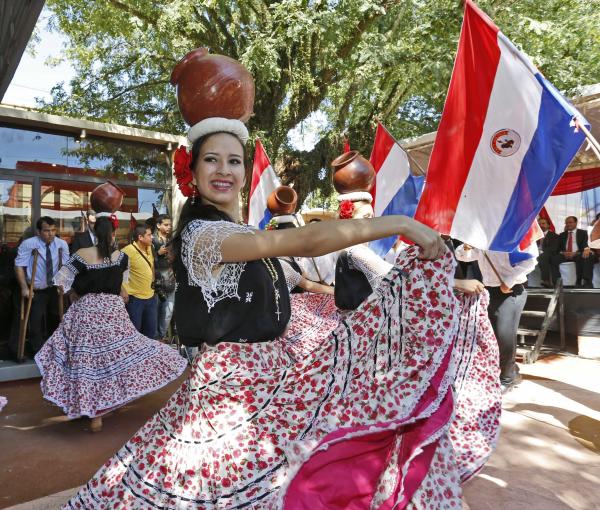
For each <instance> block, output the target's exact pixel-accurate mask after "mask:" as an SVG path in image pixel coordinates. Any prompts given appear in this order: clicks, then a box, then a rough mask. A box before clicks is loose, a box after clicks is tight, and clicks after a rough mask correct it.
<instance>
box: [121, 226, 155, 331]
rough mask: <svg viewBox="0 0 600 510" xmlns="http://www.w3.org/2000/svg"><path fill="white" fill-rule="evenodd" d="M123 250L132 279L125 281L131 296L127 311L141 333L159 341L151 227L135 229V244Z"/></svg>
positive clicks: (124, 285)
mask: <svg viewBox="0 0 600 510" xmlns="http://www.w3.org/2000/svg"><path fill="white" fill-rule="evenodd" d="M122 251H123V252H124V253H126V254H127V256H128V257H129V279H128V281H127V282H123V288H124V289H125V290H126V291H127V294H129V298H128V300H127V312H128V313H129V317H130V318H131V322H133V324H134V326H135V327H136V329H137V330H138V331H139V332H140V333H142V334H143V335H145V336H147V337H148V338H156V318H157V310H158V301H157V299H156V296H155V295H154V288H153V283H154V253H153V251H152V230H151V229H150V227H147V226H145V225H138V226H137V227H135V230H134V231H133V241H132V243H131V244H128V245H127V246H125V248H123V250H122Z"/></svg>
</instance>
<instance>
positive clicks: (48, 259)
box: [46, 244, 54, 287]
mask: <svg viewBox="0 0 600 510" xmlns="http://www.w3.org/2000/svg"><path fill="white" fill-rule="evenodd" d="M53 273H54V267H53V264H52V252H51V251H50V245H49V244H47V245H46V285H48V287H50V286H52V277H53V276H54V274H53Z"/></svg>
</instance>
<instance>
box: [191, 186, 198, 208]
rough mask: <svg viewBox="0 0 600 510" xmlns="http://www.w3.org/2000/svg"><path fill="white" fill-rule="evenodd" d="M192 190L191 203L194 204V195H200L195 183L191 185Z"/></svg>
mask: <svg viewBox="0 0 600 510" xmlns="http://www.w3.org/2000/svg"><path fill="white" fill-rule="evenodd" d="M193 187H194V190H193V191H192V205H196V197H197V196H198V195H200V193H199V191H198V188H197V187H196V185H193Z"/></svg>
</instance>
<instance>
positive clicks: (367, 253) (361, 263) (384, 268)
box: [347, 244, 393, 290]
mask: <svg viewBox="0 0 600 510" xmlns="http://www.w3.org/2000/svg"><path fill="white" fill-rule="evenodd" d="M347 252H348V262H349V263H350V265H351V266H352V267H354V269H358V270H359V271H361V272H362V273H363V274H364V275H365V276H366V277H367V280H369V284H370V285H371V288H372V289H373V290H375V289H376V288H377V287H378V286H379V283H380V282H381V280H382V278H383V277H384V276H385V275H386V274H388V273H389V272H390V269H392V267H393V264H390V263H389V262H386V261H385V260H383V259H382V258H381V257H379V256H378V255H376V254H375V253H374V252H373V251H371V250H370V249H369V248H367V247H366V246H364V245H362V244H359V245H357V246H352V247H351V248H349V249H348V250H347Z"/></svg>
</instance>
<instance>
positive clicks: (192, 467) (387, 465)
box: [67, 56, 460, 510]
mask: <svg viewBox="0 0 600 510" xmlns="http://www.w3.org/2000/svg"><path fill="white" fill-rule="evenodd" d="M188 57H189V56H188ZM237 118H239V115H238V116H237ZM207 121H208V122H206V121H200V122H199V123H198V124H197V125H194V126H193V127H192V130H191V131H190V134H189V136H190V138H192V139H193V148H192V155H191V167H190V168H191V174H190V175H191V178H190V179H188V178H187V177H185V176H184V173H185V169H184V168H183V167H185V166H187V164H186V165H178V164H176V171H177V174H178V178H179V182H180V184H181V187H182V189H185V187H186V186H187V187H191V186H193V188H192V189H193V190H194V197H193V198H190V199H188V201H187V202H186V204H185V205H184V207H183V210H182V213H181V216H180V218H179V223H178V231H177V233H176V236H175V239H174V245H175V249H176V250H177V258H176V264H175V265H176V273H177V282H178V286H177V293H176V314H175V319H176V322H177V329H178V332H179V335H180V337H181V338H182V340H183V341H184V343H186V342H187V343H188V344H193V343H198V342H203V350H202V352H201V353H200V354H199V355H198V356H197V357H196V359H195V360H194V363H193V366H192V369H191V373H190V376H189V378H188V380H187V381H186V382H185V383H184V384H183V385H182V386H181V388H180V389H179V390H178V391H177V392H176V393H175V395H173V397H172V398H171V399H170V400H169V402H168V403H167V404H166V405H165V407H164V408H163V409H162V410H161V411H160V412H159V413H157V415H155V416H154V417H153V418H152V419H151V420H149V421H148V422H147V423H146V425H145V426H144V427H142V428H141V429H140V430H139V431H138V432H137V433H136V434H135V435H134V437H133V438H132V439H131V440H130V441H129V442H128V443H127V444H126V445H125V446H124V447H123V448H122V449H121V450H120V451H119V452H118V453H117V454H116V455H115V456H114V457H113V458H112V459H110V460H109V461H108V462H107V463H106V464H105V465H104V466H103V467H102V468H101V469H100V471H99V472H98V473H97V474H96V475H95V476H94V478H93V479H92V480H91V481H90V482H89V483H88V484H86V485H85V486H84V487H83V488H82V489H81V490H80V491H79V493H78V494H77V495H76V496H75V497H74V498H73V499H72V500H71V501H70V502H69V503H68V505H67V508H79V509H81V508H123V509H124V508H136V509H154V508H177V509H200V508H206V509H216V508H219V509H224V508H257V509H258V508H261V509H262V508H286V509H300V508H315V509H318V508H323V509H325V508H327V509H340V510H341V509H347V508H391V507H392V506H394V505H396V507H397V508H406V507H407V506H408V505H413V506H416V507H419V508H432V509H433V508H435V509H440V508H457V507H458V506H459V504H460V487H459V476H458V473H457V472H456V469H455V464H454V459H453V452H452V447H451V445H450V442H449V439H448V428H449V424H450V419H451V416H452V412H453V403H452V392H451V389H450V385H451V379H452V374H451V367H450V364H451V359H452V352H451V346H452V342H453V338H454V335H455V330H456V327H457V316H456V301H455V299H454V297H453V295H452V291H451V288H450V281H449V274H451V271H452V268H453V261H452V258H451V255H450V254H449V253H448V252H447V251H446V248H445V246H444V243H443V241H442V240H441V238H440V237H439V235H438V234H437V233H436V232H434V231H433V230H431V229H429V228H428V227H425V226H423V225H421V224H419V223H417V222H415V221H413V220H411V219H409V218H406V217H398V216H389V217H385V218H375V219H368V220H365V219H362V220H348V221H328V222H321V223H318V224H311V225H309V226H305V227H302V228H298V229H286V230H276V231H253V230H251V229H250V228H248V227H246V226H244V225H240V224H239V223H238V221H239V219H240V214H239V192H240V190H241V188H242V186H243V184H244V181H245V171H244V165H243V161H244V143H245V141H246V138H247V131H246V129H245V126H244V125H243V124H242V123H241V122H239V121H237V120H232V119H224V118H219V119H207ZM199 133H201V134H199ZM190 168H188V171H190ZM196 190H197V192H196ZM389 235H403V236H404V237H406V238H408V239H411V240H412V241H413V242H415V243H416V244H417V245H418V246H417V247H413V248H411V249H410V250H408V251H407V253H406V256H405V257H404V258H403V259H402V260H400V261H399V263H398V264H396V265H395V266H394V267H393V268H392V269H391V271H390V272H389V273H388V274H387V275H386V276H385V277H383V278H382V280H381V283H380V284H379V286H378V287H377V290H376V292H374V293H373V294H372V295H371V296H370V297H369V298H368V299H367V300H366V301H365V302H364V303H363V304H362V305H361V306H360V307H358V309H357V310H355V311H354V312H352V313H350V314H348V315H347V316H346V317H345V318H344V320H343V321H342V322H341V323H340V324H339V325H338V327H337V328H336V329H335V330H334V331H333V332H332V333H331V335H330V336H329V337H328V339H326V341H323V342H322V343H321V344H320V345H319V346H318V347H317V348H316V349H314V350H313V351H312V352H310V353H308V354H307V355H306V356H305V357H303V358H302V359H301V360H298V361H296V360H294V359H292V358H291V357H290V356H289V354H288V353H287V350H286V342H285V339H284V338H281V335H283V334H284V331H285V328H286V326H287V322H288V320H289V318H290V314H291V310H290V299H289V293H288V290H287V286H286V283H285V278H284V274H283V271H282V268H281V265H280V263H279V261H278V260H277V259H276V257H285V256H298V257H312V256H318V255H322V254H325V253H329V252H332V251H336V250H340V249H343V248H346V247H348V246H352V245H357V244H360V243H364V242H367V241H370V240H373V239H377V238H381V237H386V236H389ZM420 259H439V260H433V261H423V260H420Z"/></svg>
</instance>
